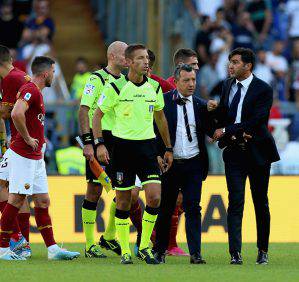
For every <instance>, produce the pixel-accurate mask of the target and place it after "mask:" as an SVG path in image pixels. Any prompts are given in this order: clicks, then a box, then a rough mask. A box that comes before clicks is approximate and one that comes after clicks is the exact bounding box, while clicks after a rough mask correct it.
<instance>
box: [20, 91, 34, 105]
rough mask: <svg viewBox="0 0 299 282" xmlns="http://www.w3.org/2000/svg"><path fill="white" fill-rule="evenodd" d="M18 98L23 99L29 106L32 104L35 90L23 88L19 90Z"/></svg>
mask: <svg viewBox="0 0 299 282" xmlns="http://www.w3.org/2000/svg"><path fill="white" fill-rule="evenodd" d="M18 99H21V100H23V101H25V102H26V103H27V104H28V106H29V107H30V106H31V105H32V104H34V102H35V100H36V92H35V91H32V90H31V89H28V88H24V89H22V91H21V92H20V96H19V98H18Z"/></svg>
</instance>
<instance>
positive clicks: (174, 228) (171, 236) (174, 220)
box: [168, 206, 179, 250]
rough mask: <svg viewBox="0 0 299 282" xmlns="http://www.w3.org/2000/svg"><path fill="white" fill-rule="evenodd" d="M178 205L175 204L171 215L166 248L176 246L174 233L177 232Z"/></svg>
mask: <svg viewBox="0 0 299 282" xmlns="http://www.w3.org/2000/svg"><path fill="white" fill-rule="evenodd" d="M178 213H179V207H178V206H177V207H176V208H175V210H174V213H173V215H172V217H171V227H170V234H169V244H168V250H169V249H171V248H176V247H178V244H177V242H176V235H177V232H178V225H179V216H178Z"/></svg>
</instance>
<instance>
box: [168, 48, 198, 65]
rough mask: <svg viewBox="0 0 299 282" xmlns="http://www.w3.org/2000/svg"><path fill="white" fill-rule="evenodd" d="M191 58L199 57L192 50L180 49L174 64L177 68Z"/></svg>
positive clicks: (174, 57)
mask: <svg viewBox="0 0 299 282" xmlns="http://www.w3.org/2000/svg"><path fill="white" fill-rule="evenodd" d="M191 57H197V54H196V52H195V51H194V50H192V49H179V50H177V51H176V52H175V54H174V56H173V63H174V65H175V66H177V65H178V64H179V63H181V62H185V61H186V60H187V59H189V58H191Z"/></svg>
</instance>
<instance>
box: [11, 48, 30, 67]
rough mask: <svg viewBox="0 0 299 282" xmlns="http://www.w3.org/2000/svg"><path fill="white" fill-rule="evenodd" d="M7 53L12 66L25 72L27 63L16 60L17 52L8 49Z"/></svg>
mask: <svg viewBox="0 0 299 282" xmlns="http://www.w3.org/2000/svg"><path fill="white" fill-rule="evenodd" d="M9 51H10V54H11V57H12V61H13V66H14V67H16V68H18V69H19V70H22V71H23V72H27V61H26V60H20V59H18V58H19V56H18V50H17V49H9Z"/></svg>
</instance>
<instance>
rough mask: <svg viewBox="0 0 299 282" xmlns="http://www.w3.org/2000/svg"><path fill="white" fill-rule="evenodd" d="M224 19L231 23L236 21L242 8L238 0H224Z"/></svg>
mask: <svg viewBox="0 0 299 282" xmlns="http://www.w3.org/2000/svg"><path fill="white" fill-rule="evenodd" d="M223 8H224V14H225V19H226V20H227V21H228V22H229V23H230V24H231V25H232V24H234V23H235V22H236V19H237V16H238V14H239V12H240V11H241V10H242V6H241V5H240V1H239V0H224V5H223Z"/></svg>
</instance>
